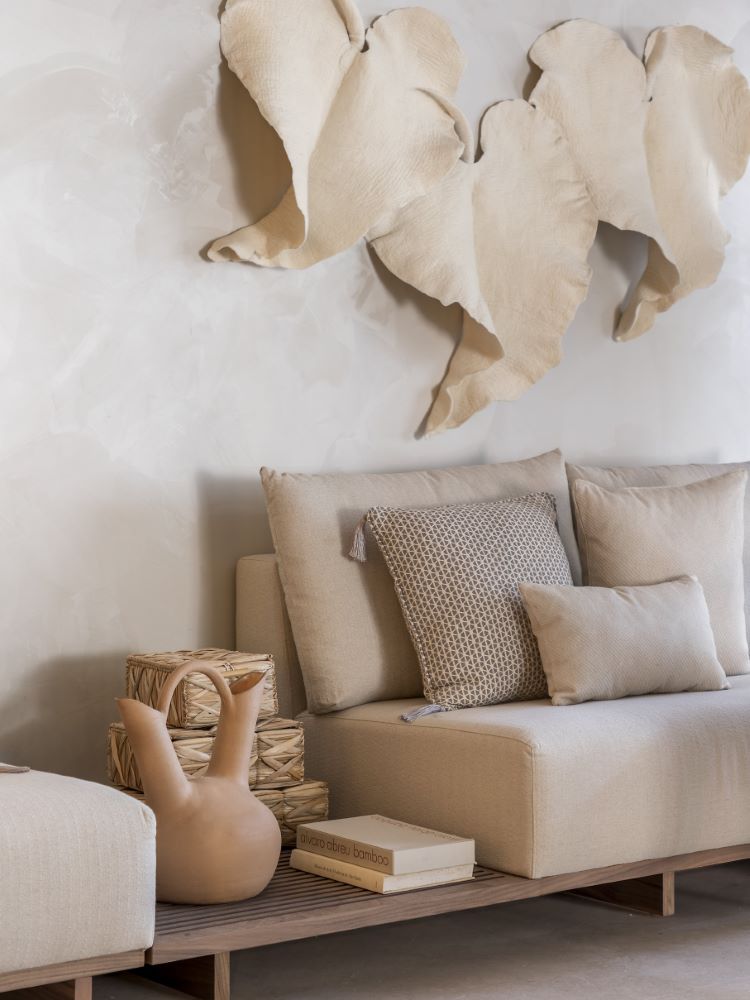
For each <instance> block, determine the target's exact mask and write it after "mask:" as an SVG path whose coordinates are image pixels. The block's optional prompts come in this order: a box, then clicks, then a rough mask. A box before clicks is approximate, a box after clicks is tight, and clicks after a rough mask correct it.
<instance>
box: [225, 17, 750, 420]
mask: <svg viewBox="0 0 750 1000" xmlns="http://www.w3.org/2000/svg"><path fill="white" fill-rule="evenodd" d="M221 41H222V49H223V51H224V54H225V55H226V58H227V61H228V63H229V66H230V68H231V69H232V71H233V72H234V73H236V75H237V76H238V77H239V79H240V80H241V81H242V83H243V84H244V86H245V87H246V89H247V90H248V92H249V94H250V95H251V97H252V98H253V99H254V100H255V101H256V103H257V105H258V107H259V109H260V111H261V113H262V114H263V116H264V117H265V118H266V120H267V121H268V122H269V123H270V124H271V126H272V127H273V128H274V129H275V130H276V132H277V133H278V135H279V136H280V138H281V140H282V142H283V144H284V148H285V151H286V153H287V156H288V158H289V161H290V164H291V168H292V182H291V186H290V188H289V190H288V191H287V193H286V194H285V196H284V197H283V199H282V200H281V202H280V203H279V205H278V206H277V207H276V208H275V209H274V210H273V211H272V212H270V213H269V215H267V216H266V217H265V218H263V219H261V220H260V221H259V222H258V223H256V224H254V225H251V226H246V227H244V228H241V229H238V230H236V231H235V232H233V233H230V234H229V235H228V236H225V237H222V238H221V239H219V240H216V241H215V242H214V243H213V245H212V246H211V248H210V250H209V256H210V257H211V259H213V260H242V261H250V262H253V263H256V264H260V265H263V266H266V267H284V268H302V267H309V266H311V265H313V264H315V263H317V262H318V261H321V260H324V259H325V258H326V257H330V256H332V255H333V254H336V253H339V252H341V251H343V250H345V249H347V247H350V246H352V245H353V244H354V243H355V242H356V241H358V240H359V239H361V238H363V237H364V238H365V239H366V240H367V241H368V242H369V243H370V245H371V246H372V247H373V249H374V251H375V252H376V253H377V255H378V256H379V258H380V259H381V260H382V261H383V263H384V264H385V266H386V267H387V268H388V269H389V270H390V271H392V273H393V274H395V275H396V276H397V277H399V278H401V279H402V280H403V281H406V282H408V283H409V284H410V285H413V286H414V287H415V288H417V289H419V290H420V291H422V292H424V293H425V294H427V295H430V296H432V297H433V298H436V299H438V300H439V301H440V302H442V303H443V304H444V305H449V304H451V303H456V302H457V303H459V304H460V305H461V307H462V309H463V312H464V318H463V330H462V337H461V341H460V343H459V345H458V347H457V349H456V351H455V353H454V356H453V358H452V359H451V362H450V364H449V366H448V371H447V373H446V375H445V378H444V380H443V382H442V384H441V386H440V390H439V392H438V394H437V397H436V399H435V402H434V404H433V407H432V410H431V412H430V414H429V417H428V421H427V432H428V433H435V432H438V431H442V430H445V429H448V428H451V427H457V426H459V425H460V424H462V423H463V422H464V421H465V420H467V419H468V418H469V417H470V416H472V415H473V414H474V413H476V412H478V411H479V410H480V409H482V408H483V407H485V406H487V405H488V404H489V403H490V402H492V401H493V400H512V399H515V398H517V397H518V396H519V395H520V394H521V393H522V392H524V391H525V390H526V389H527V388H529V387H530V386H531V385H533V384H534V382H536V381H537V380H538V379H540V378H541V377H542V376H543V375H544V374H545V373H546V372H547V371H548V370H549V369H550V368H552V367H553V366H554V365H556V364H558V363H559V361H560V357H561V338H562V335H563V333H564V332H565V330H566V329H567V327H568V326H569V324H570V322H571V320H572V318H573V315H574V314H575V311H576V309H577V307H578V306H579V305H580V303H581V302H582V301H583V299H584V298H585V296H586V293H587V290H588V284H589V279H590V270H589V267H588V264H587V262H586V261H587V255H588V252H589V249H590V247H591V244H592V242H593V239H594V236H595V233H596V226H597V222H598V221H600V220H601V221H605V222H608V223H610V224H612V225H614V226H616V227H617V228H619V229H627V230H634V231H636V232H639V233H643V234H644V235H645V236H646V237H647V238H648V241H649V254H648V263H647V266H646V269H645V271H644V273H643V276H642V277H641V279H640V281H639V283H638V285H637V287H636V289H635V291H634V292H633V295H632V296H631V299H630V301H629V302H628V303H627V304H626V305H625V308H624V310H623V312H622V314H621V317H620V320H619V324H618V327H617V331H616V338H617V339H620V340H626V339H630V338H632V337H636V336H639V335H640V334H642V333H644V332H645V331H646V330H648V329H649V327H650V326H651V325H652V324H653V322H654V319H655V317H656V315H657V314H658V313H659V312H662V311H664V310H665V309H668V308H669V306H670V305H671V304H672V303H673V302H675V301H676V300H677V299H680V298H682V297H684V296H685V295H687V294H689V293H690V292H691V291H693V290H694V289H697V288H701V287H704V286H706V285H709V284H711V283H712V282H713V281H714V280H715V279H716V277H717V275H718V273H719V270H720V268H721V264H722V262H723V259H724V246H725V244H726V242H727V239H728V235H727V233H726V232H725V230H724V228H723V227H722V224H721V221H720V219H719V216H718V211H717V205H718V200H719V197H720V196H721V195H723V194H725V193H726V192H727V191H728V190H729V188H731V187H732V185H733V184H734V183H735V182H736V181H737V180H738V179H739V178H740V177H741V176H742V174H743V172H744V170H745V167H746V164H747V160H748V157H749V156H750V90H749V89H748V84H747V81H746V80H745V78H744V77H743V76H742V74H741V73H740V72H739V71H738V70H737V68H736V67H735V66H734V64H733V63H732V60H731V49H729V48H727V47H726V46H725V45H723V44H722V43H721V42H719V41H718V40H717V39H715V38H714V37H713V36H711V35H709V34H707V33H706V32H704V31H701V30H700V29H699V28H695V27H690V26H686V27H672V28H660V29H657V30H655V31H653V32H652V33H651V35H649V38H648V41H647V44H646V51H645V56H644V60H643V61H642V60H640V59H639V58H638V57H636V56H635V55H634V54H633V53H632V52H631V51H630V49H628V47H627V46H626V44H625V42H624V41H623V39H622V38H621V37H620V36H619V35H618V34H617V33H616V32H614V31H612V30H610V29H609V28H605V27H603V26H601V25H598V24H595V23H593V22H591V21H585V20H573V21H567V22H565V23H563V24H561V25H559V26H558V27H556V28H553V29H551V30H549V31H547V32H545V33H544V34H543V35H541V36H540V37H539V38H538V39H537V41H536V42H535V43H534V45H533V46H532V48H531V50H530V53H529V55H530V58H531V60H532V61H533V62H534V63H535V64H536V65H537V66H538V67H539V69H540V70H541V77H540V79H539V81H538V83H537V84H536V86H535V88H534V90H533V92H532V94H531V96H530V98H529V101H528V102H527V101H523V100H508V101H501V102H500V103H497V104H494V105H492V107H490V108H489V110H488V111H487V112H486V113H485V115H484V118H483V121H482V127H481V135H480V150H479V155H478V156H477V157H476V158H475V155H474V140H473V138H472V135H471V130H470V128H469V127H468V125H467V124H466V122H465V120H464V118H463V116H462V115H461V113H460V111H459V110H458V109H456V108H455V107H454V106H453V104H452V103H451V101H452V98H453V95H454V94H455V91H456V88H457V86H458V82H459V79H460V75H461V71H462V67H463V57H462V54H461V51H460V49H459V47H458V45H457V43H456V41H455V39H454V38H453V36H452V34H451V32H450V29H449V28H448V26H447V25H446V24H445V22H443V21H442V20H441V18H439V17H437V16H436V15H435V14H432V13H430V12H429V11H426V10H424V9H421V8H405V9H402V10H396V11H393V12H391V13H390V14H386V15H384V16H383V17H380V18H378V19H377V20H376V21H375V22H374V23H373V25H372V26H371V27H370V28H369V29H368V30H365V28H364V25H363V23H362V19H361V17H360V15H359V12H358V10H357V8H356V6H355V5H354V3H353V2H352V0H277V2H275V3H273V4H270V3H268V2H267V0H228V2H227V4H226V8H225V11H224V14H223V16H222V35H221Z"/></svg>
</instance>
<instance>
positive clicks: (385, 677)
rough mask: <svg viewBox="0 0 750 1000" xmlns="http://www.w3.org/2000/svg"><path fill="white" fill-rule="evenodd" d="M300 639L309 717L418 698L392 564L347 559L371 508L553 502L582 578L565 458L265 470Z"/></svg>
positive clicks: (374, 557)
mask: <svg viewBox="0 0 750 1000" xmlns="http://www.w3.org/2000/svg"><path fill="white" fill-rule="evenodd" d="M261 477H262V480H263V486H264V489H265V492H266V502H267V506H268V516H269V521H270V525H271V532H272V535H273V540H274V546H275V549H276V553H277V555H278V559H279V568H280V573H281V581H282V585H283V589H284V596H285V600H286V605H287V608H288V612H289V619H290V621H291V625H292V632H293V634H294V641H295V645H296V648H297V652H298V655H299V661H300V666H301V669H302V674H303V677H304V681H305V690H306V695H307V703H308V707H309V709H310V711H312V712H328V711H332V710H334V709H337V708H345V707H347V706H351V705H356V704H360V703H364V702H368V701H377V700H381V699H386V698H400V697H401V698H403V697H411V696H416V695H418V694H421V692H422V682H421V677H420V673H419V666H418V663H417V658H416V654H415V652H414V648H413V646H412V643H411V640H410V638H409V634H408V632H407V629H406V625H405V624H404V621H403V617H402V614H401V610H400V607H399V603H398V599H397V597H396V592H395V590H394V587H393V582H392V580H391V578H390V575H389V573H388V569H387V567H386V565H385V562H384V560H383V558H382V556H381V555H380V553H379V552H378V550H377V546H376V545H375V544H374V542H372V540H370V545H369V547H368V559H367V562H366V563H364V564H361V563H357V562H354V561H353V560H351V559H349V558H348V552H349V549H350V546H351V543H352V537H353V534H354V529H355V527H356V525H357V522H358V521H359V519H360V518H361V517H362V515H363V514H364V513H365V512H366V511H367V510H369V508H370V507H373V506H379V505H380V506H396V507H429V506H437V505H441V504H460V503H475V502H481V501H486V500H496V499H501V498H503V497H509V496H521V495H523V494H525V493H533V492H548V493H552V494H553V496H554V497H555V500H556V503H557V510H558V519H559V524H560V534H561V536H562V539H563V543H564V544H565V548H566V552H567V554H568V559H569V560H570V562H571V568H572V571H573V576H574V579H575V578H576V576H579V577H580V571H579V567H578V555H577V549H576V545H575V539H574V536H573V528H572V520H571V515H570V502H569V498H568V496H567V481H566V479H565V473H564V463H563V461H562V456H561V455H560V453H559V452H556V451H555V452H549V453H547V454H545V455H540V456H538V457H536V458H531V459H527V460H525V461H521V462H507V463H503V464H499V465H477V466H465V467H459V468H454V469H437V470H426V471H422V472H396V473H385V474H379V475H378V474H371V473H349V474H344V475H296V474H289V473H278V472H273V471H271V470H268V469H263V470H261Z"/></svg>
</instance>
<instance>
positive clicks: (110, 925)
mask: <svg viewBox="0 0 750 1000" xmlns="http://www.w3.org/2000/svg"><path fill="white" fill-rule="evenodd" d="M155 836H156V822H155V819H154V814H153V813H152V812H151V810H150V809H147V808H146V806H144V805H143V804H142V803H140V802H137V801H136V800H135V799H132V798H130V797H129V796H127V795H123V794H122V792H118V791H116V790H115V789H114V788H107V787H105V786H103V785H97V784H94V783H93V782H89V781H79V780H77V779H75V778H64V777H61V776H60V775H57V774H45V773H43V772H41V771H30V772H28V773H26V774H0V863H1V865H2V891H1V892H0V974H2V973H4V972H16V971H20V970H24V969H35V968H39V967H40V966H44V965H53V964H56V963H58V962H72V961H75V960H76V959H83V958H92V957H94V956H97V955H114V954H119V953H121V952H126V951H134V950H136V949H146V948H149V947H150V946H151V944H152V943H153V937H154V913H155V908H154V899H155V868H156V841H155Z"/></svg>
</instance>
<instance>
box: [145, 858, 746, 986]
mask: <svg viewBox="0 0 750 1000" xmlns="http://www.w3.org/2000/svg"><path fill="white" fill-rule="evenodd" d="M748 858H750V844H743V845H740V846H738V847H729V848H721V849H718V850H710V851H699V852H697V853H695V854H683V855H678V856H676V857H672V858H660V859H656V860H652V861H639V862H636V863H633V864H628V865H613V866H611V867H608V868H594V869H591V870H589V871H584V872H574V873H571V874H567V875H553V876H549V877H547V878H539V879H526V878H519V877H517V876H515V875H506V874H504V873H503V872H497V871H492V870H491V869H488V868H481V867H477V868H476V869H475V876H476V877H475V879H474V881H472V882H463V883H459V884H457V885H451V886H440V887H436V888H432V889H420V890H417V891H415V892H408V893H402V894H398V895H393V896H381V895H377V894H375V893H370V892H367V891H366V890H364V889H359V888H356V887H354V886H348V885H343V884H341V883H338V882H332V881H328V880H326V879H321V878H319V877H317V876H315V875H309V874H307V873H304V872H299V871H295V870H294V869H293V868H290V867H289V852H288V851H284V852H283V854H282V858H281V862H280V864H279V868H278V871H277V873H276V875H275V876H274V878H273V880H272V881H271V884H270V885H269V887H268V888H267V889H266V891H265V892H264V893H262V895H260V896H258V897H256V898H255V899H249V900H245V901H244V902H241V903H230V904H225V905H217V906H174V905H168V904H159V905H158V906H157V910H156V935H155V939H154V944H153V947H152V948H150V949H149V950H148V951H147V952H146V965H145V967H144V969H142V970H140V971H141V974H143V975H146V976H148V977H149V978H151V979H155V980H157V981H159V982H162V983H164V984H166V985H169V986H172V987H174V988H177V989H180V990H182V991H183V992H186V993H190V994H191V995H192V996H195V997H199V998H200V1000H229V990H230V978H229V955H230V953H231V952H232V951H238V950H241V949H246V948H260V947H262V946H264V945H268V944H276V943H278V942H281V941H294V940H298V939H300V938H308V937H316V936H318V935H321V934H335V933H337V932H339V931H345V930H354V929H356V928H362V927H374V926H377V925H380V924H388V923H395V922H398V921H403V920H413V919H416V918H419V917H427V916H434V915H437V914H441V913H453V912H456V911H458V910H468V909H474V908H477V907H483V906H492V905H494V904H497V903H507V902H511V901H514V900H520V899H530V898H533V897H538V896H546V895H550V894H552V893H557V892H574V893H576V894H580V895H586V896H588V897H590V898H592V899H596V900H600V901H603V902H607V903H611V904H615V905H619V906H625V907H627V908H628V909H631V910H637V911H639V912H644V913H651V914H656V915H661V916H669V915H671V914H672V913H674V876H675V872H677V871H686V870H689V869H693V868H703V867H707V866H709V865H716V864H722V863H726V862H730V861H740V860H745V859H748Z"/></svg>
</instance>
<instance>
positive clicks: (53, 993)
mask: <svg viewBox="0 0 750 1000" xmlns="http://www.w3.org/2000/svg"><path fill="white" fill-rule="evenodd" d="M24 993H26V994H27V995H28V997H29V1000H32V998H33V1000H91V993H92V979H91V976H81V977H80V979H66V980H64V981H63V982H61V983H48V984H45V985H44V986H33V987H31V988H30V989H28V990H24Z"/></svg>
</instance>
